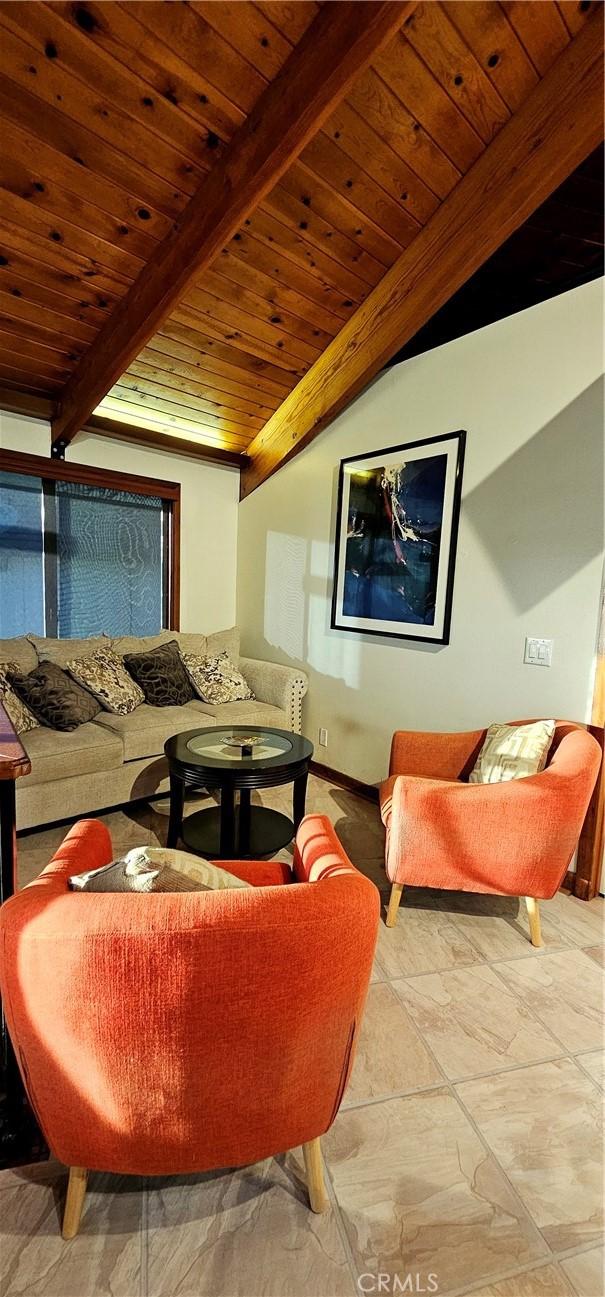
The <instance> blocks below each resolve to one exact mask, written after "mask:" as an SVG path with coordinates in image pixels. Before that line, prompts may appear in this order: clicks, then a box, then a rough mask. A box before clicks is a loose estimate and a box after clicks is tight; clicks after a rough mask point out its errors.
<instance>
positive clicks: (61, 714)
mask: <svg viewBox="0 0 605 1297" xmlns="http://www.w3.org/2000/svg"><path fill="white" fill-rule="evenodd" d="M8 681H9V684H10V685H11V686H12V688H13V689H14V691H15V693H16V694H18V696H19V698H21V699H22V701H23V702H24V703H25V704H26V706H27V707H29V709H30V711H32V712H33V713H34V716H36V717H37V718H38V720H39V721H40V723H41V724H42V725H48V726H49V727H50V729H51V730H76V729H77V728H78V726H79V725H84V723H85V722H86V721H91V720H93V718H94V717H95V716H97V715H98V713H99V712H100V710H101V706H100V704H99V703H98V702H97V700H96V698H93V696H92V694H89V693H88V691H87V690H86V689H82V688H81V687H80V685H77V684H76V682H75V680H70V678H69V676H68V675H66V673H65V671H62V670H61V667H58V666H56V664H55V663H54V662H41V663H40V666H38V667H36V669H35V671H30V672H29V674H28V675H22V674H21V673H19V672H13V671H11V672H9V674H8Z"/></svg>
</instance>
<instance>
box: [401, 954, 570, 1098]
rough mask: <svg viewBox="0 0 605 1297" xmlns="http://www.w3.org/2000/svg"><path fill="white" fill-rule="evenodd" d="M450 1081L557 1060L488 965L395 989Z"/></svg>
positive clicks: (554, 1047) (549, 1040) (550, 1042)
mask: <svg viewBox="0 0 605 1297" xmlns="http://www.w3.org/2000/svg"><path fill="white" fill-rule="evenodd" d="M392 986H393V988H394V990H395V991H396V992H397V994H398V996H399V997H400V999H401V1001H402V1002H403V1004H405V1006H406V1008H407V1009H409V1012H410V1014H411V1016H412V1018H413V1020H414V1022H415V1023H416V1026H417V1027H418V1030H419V1031H420V1034H421V1036H422V1038H423V1040H425V1041H426V1043H427V1044H428V1045H429V1046H430V1048H431V1049H432V1051H433V1053H434V1055H435V1057H436V1059H437V1061H438V1063H439V1064H440V1065H441V1067H442V1068H443V1070H444V1072H445V1074H446V1076H448V1077H449V1078H450V1080H463V1079H464V1078H466V1077H470V1076H480V1075H481V1074H482V1073H483V1072H499V1071H502V1070H503V1068H505V1067H515V1066H517V1065H518V1064H519V1063H534V1062H538V1061H539V1060H541V1059H545V1058H555V1057H557V1055H560V1054H561V1052H562V1050H561V1046H560V1044H559V1043H558V1041H556V1040H554V1039H553V1037H552V1036H551V1034H550V1032H549V1031H547V1030H546V1028H545V1027H543V1026H542V1023H541V1022H539V1021H538V1020H537V1018H535V1017H534V1015H533V1014H532V1013H531V1011H530V1010H529V1009H528V1008H527V1007H526V1006H525V1005H524V1004H523V1002H522V1001H521V1000H519V999H518V997H517V996H516V995H515V994H514V993H513V992H512V991H509V989H508V987H506V986H505V985H504V984H503V982H502V981H501V979H500V978H499V977H498V976H497V974H496V973H494V972H493V971H492V969H491V968H489V967H487V965H485V964H479V965H475V967H473V968H465V969H454V970H452V971H450V972H446V973H428V974H426V975H425V976H423V977H412V978H410V979H409V980H405V981H395V982H393V983H392Z"/></svg>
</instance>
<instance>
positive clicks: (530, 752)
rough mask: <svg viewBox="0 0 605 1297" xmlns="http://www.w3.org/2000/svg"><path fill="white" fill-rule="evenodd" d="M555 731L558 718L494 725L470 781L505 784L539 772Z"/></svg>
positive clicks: (474, 782) (544, 761) (543, 765)
mask: <svg viewBox="0 0 605 1297" xmlns="http://www.w3.org/2000/svg"><path fill="white" fill-rule="evenodd" d="M554 732H555V722H554V721H534V722H533V723H532V724H531V725H490V727H489V729H488V731H487V734H486V735H485V739H484V741H483V747H482V748H481V751H480V753H479V756H478V757H477V760H476V762H475V764H474V766H473V769H472V770H471V773H470V775H469V780H468V782H469V784H501V783H505V782H506V781H507V780H509V779H525V778H527V776H528V775H537V774H539V773H540V771H541V770H543V769H544V767H545V765H546V758H547V756H548V751H549V748H550V745H551V743H552V738H553V734H554Z"/></svg>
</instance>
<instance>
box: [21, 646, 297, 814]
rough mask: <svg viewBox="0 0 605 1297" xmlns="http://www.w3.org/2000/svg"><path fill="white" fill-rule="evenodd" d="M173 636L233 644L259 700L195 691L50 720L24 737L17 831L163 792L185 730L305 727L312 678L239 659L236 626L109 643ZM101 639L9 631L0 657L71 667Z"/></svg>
mask: <svg viewBox="0 0 605 1297" xmlns="http://www.w3.org/2000/svg"><path fill="white" fill-rule="evenodd" d="M171 639H176V640H178V642H179V644H180V645H181V647H182V648H183V650H184V651H186V652H191V653H202V654H214V653H221V652H223V651H226V652H228V653H229V656H230V657H231V658H232V659H233V660H234V661H235V662H237V663H239V666H240V670H241V671H242V672H243V673H244V675H245V677H246V680H247V681H248V683H249V685H250V688H251V689H252V691H253V693H254V695H255V701H253V702H252V701H250V702H237V703H221V704H218V705H213V704H211V703H204V702H202V701H201V700H200V699H196V700H195V701H192V702H189V703H187V704H186V705H185V706H184V707H149V706H148V705H147V703H142V704H141V706H140V707H137V708H136V709H135V711H133V712H131V714H130V715H129V716H115V715H113V713H112V712H107V711H101V712H99V714H98V716H96V717H95V719H94V721H89V722H88V723H87V724H85V725H80V727H79V728H78V729H76V730H73V731H72V732H71V733H62V732H59V731H58V730H51V729H46V728H43V727H40V729H35V730H31V732H30V733H28V734H24V735H23V737H22V742H23V745H24V747H25V748H27V752H28V755H29V757H30V760H31V763H32V770H31V774H29V775H26V776H25V777H24V778H23V779H19V780H18V782H17V828H18V829H29V828H33V827H34V826H35V825H39V824H50V823H52V822H53V821H54V820H63V819H69V818H71V817H72V816H77V815H85V814H88V813H89V812H92V811H99V810H102V809H104V808H106V807H109V806H117V805H120V804H122V803H123V802H128V801H133V800H136V799H137V798H141V797H153V796H155V795H157V794H158V793H163V792H165V791H166V789H167V788H168V777H167V765H166V759H165V757H164V743H165V742H166V739H168V738H170V736H171V735H172V734H178V733H179V732H180V731H181V730H189V729H196V728H198V727H200V726H204V725H208V726H211V725H251V726H252V725H271V726H274V727H275V728H276V729H285V730H292V731H293V732H294V733H295V734H300V732H301V722H302V716H301V711H302V700H303V697H304V695H305V693H306V689H307V678H306V676H305V675H304V674H303V672H301V671H297V670H292V669H291V668H289V667H284V666H278V665H277V664H276V663H274V662H259V661H255V660H253V659H252V658H242V657H240V654H239V632H238V630H237V628H233V629H232V630H228V631H219V632H218V633H217V634H214V635H196V634H191V633H187V632H178V631H162V632H161V634H160V635H156V636H152V637H146V638H144V639H136V638H133V637H125V638H122V639H115V640H112V641H111V643H112V645H113V647H114V648H115V649H116V651H117V652H118V653H137V652H142V651H143V650H144V649H149V648H155V647H156V645H158V644H163V643H166V642H167V641H168V640H171ZM104 642H107V641H106V640H105V641H104ZM97 643H99V640H98V639H97V640H65V639H61V640H56V639H42V638H40V637H38V636H35V635H29V636H21V637H19V638H18V639H5V640H0V662H9V661H10V662H17V664H18V665H19V668H20V670H22V671H33V669H34V667H36V666H37V665H38V662H39V661H42V660H43V659H44V658H46V659H50V660H51V661H54V662H57V663H58V664H59V666H64V665H65V663H66V662H67V661H68V660H69V659H70V658H72V657H77V656H82V655H83V654H84V653H86V652H88V651H92V649H93V648H94V647H96V645H97Z"/></svg>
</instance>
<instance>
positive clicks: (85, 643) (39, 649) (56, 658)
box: [27, 635, 111, 671]
mask: <svg viewBox="0 0 605 1297" xmlns="http://www.w3.org/2000/svg"><path fill="white" fill-rule="evenodd" d="M27 638H28V640H29V642H30V644H31V645H33V649H34V652H35V654H36V661H35V663H34V666H37V665H38V662H55V663H56V665H57V666H59V667H64V666H65V663H66V662H69V661H70V659H71V658H83V657H88V654H89V653H94V652H95V650H96V649H100V648H103V647H105V648H108V647H109V644H110V642H111V641H110V639H109V636H108V635H91V636H90V638H89V639H46V637H45V636H43V635H28V637H27ZM29 670H30V671H31V670H33V668H32V667H30V668H29Z"/></svg>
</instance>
